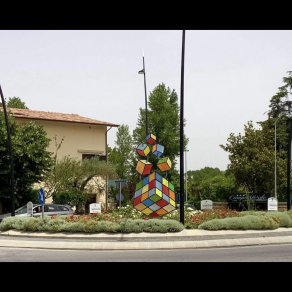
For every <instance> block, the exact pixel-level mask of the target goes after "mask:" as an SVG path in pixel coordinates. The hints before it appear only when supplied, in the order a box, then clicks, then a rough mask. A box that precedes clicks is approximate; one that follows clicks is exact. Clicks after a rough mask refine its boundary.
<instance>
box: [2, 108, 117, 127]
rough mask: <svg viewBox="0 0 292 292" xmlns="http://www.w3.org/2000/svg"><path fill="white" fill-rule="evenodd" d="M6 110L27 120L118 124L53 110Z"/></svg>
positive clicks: (112, 125)
mask: <svg viewBox="0 0 292 292" xmlns="http://www.w3.org/2000/svg"><path fill="white" fill-rule="evenodd" d="M0 110H1V111H3V108H1V107H0ZM6 110H7V112H11V114H12V115H13V116H14V117H15V118H22V119H29V120H46V121H55V122H68V123H81V124H91V125H100V126H109V127H118V126H119V125H116V124H112V123H108V122H102V121H98V120H94V119H90V118H85V117H81V116H79V115H77V114H62V113H55V112H44V111H35V110H29V109H19V108H7V109H6Z"/></svg>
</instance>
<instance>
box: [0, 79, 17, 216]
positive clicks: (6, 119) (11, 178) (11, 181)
mask: <svg viewBox="0 0 292 292" xmlns="http://www.w3.org/2000/svg"><path fill="white" fill-rule="evenodd" d="M0 94H1V100H2V106H3V109H4V116H5V122H6V129H7V136H8V144H9V152H10V190H11V196H10V199H11V216H15V202H14V167H13V154H12V146H11V137H10V128H9V124H8V118H7V112H6V104H5V100H4V96H3V92H2V88H1V85H0Z"/></svg>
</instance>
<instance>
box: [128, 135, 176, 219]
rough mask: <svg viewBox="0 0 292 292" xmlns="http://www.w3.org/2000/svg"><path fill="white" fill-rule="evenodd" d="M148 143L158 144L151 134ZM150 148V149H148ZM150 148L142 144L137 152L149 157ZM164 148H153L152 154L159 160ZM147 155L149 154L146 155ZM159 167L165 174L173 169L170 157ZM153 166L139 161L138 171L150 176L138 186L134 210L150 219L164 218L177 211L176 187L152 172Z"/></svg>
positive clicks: (154, 146) (162, 161) (157, 146)
mask: <svg viewBox="0 0 292 292" xmlns="http://www.w3.org/2000/svg"><path fill="white" fill-rule="evenodd" d="M146 142H147V143H149V144H151V145H153V144H154V143H155V142H156V137H155V135H153V134H149V135H148V136H147V137H146ZM147 147H148V148H147ZM148 149H149V146H148V145H147V144H145V143H142V144H140V145H139V146H138V148H137V152H138V153H139V154H140V155H142V156H147V154H148V153H150V149H149V151H148ZM163 151H164V147H163V146H162V145H159V144H154V145H153V146H152V154H154V155H156V156H157V157H158V158H160V156H162V154H163ZM145 153H147V154H145ZM157 166H158V167H159V169H160V170H161V171H162V172H164V171H168V170H170V169H171V161H170V159H169V158H168V157H165V158H162V159H160V160H159V161H158V164H157ZM151 169H152V164H151V163H150V162H148V161H146V160H139V161H138V163H137V167H136V170H137V172H139V173H140V175H148V176H146V177H145V178H144V179H143V180H141V181H140V182H139V183H138V184H137V185H136V191H135V196H134V203H133V205H134V208H135V209H136V210H138V211H140V212H142V213H143V214H145V215H147V216H149V217H150V218H156V217H160V216H163V215H165V214H167V213H169V212H171V211H173V210H174V209H175V194H174V186H173V184H171V183H170V182H169V181H168V180H166V179H165V178H163V177H162V176H161V175H160V174H158V173H156V172H152V173H151V174H149V173H150V171H151Z"/></svg>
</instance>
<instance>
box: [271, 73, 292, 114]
mask: <svg viewBox="0 0 292 292" xmlns="http://www.w3.org/2000/svg"><path fill="white" fill-rule="evenodd" d="M287 73H288V77H283V82H284V85H283V86H281V87H279V88H278V90H279V91H278V92H277V93H276V94H275V95H274V96H273V97H272V98H271V100H270V105H269V108H270V110H269V111H268V115H269V118H277V117H278V116H280V115H285V116H286V117H287V116H288V113H289V112H290V111H291V101H289V99H288V94H289V93H290V94H291V88H292V71H288V72H287ZM289 91H290V92H289Z"/></svg>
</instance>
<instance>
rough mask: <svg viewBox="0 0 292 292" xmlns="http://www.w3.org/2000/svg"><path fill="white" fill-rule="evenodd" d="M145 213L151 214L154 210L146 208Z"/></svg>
mask: <svg viewBox="0 0 292 292" xmlns="http://www.w3.org/2000/svg"><path fill="white" fill-rule="evenodd" d="M142 212H143V213H144V214H145V215H149V214H151V213H153V211H152V210H151V209H149V208H146V209H145V210H143V211H142Z"/></svg>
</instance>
